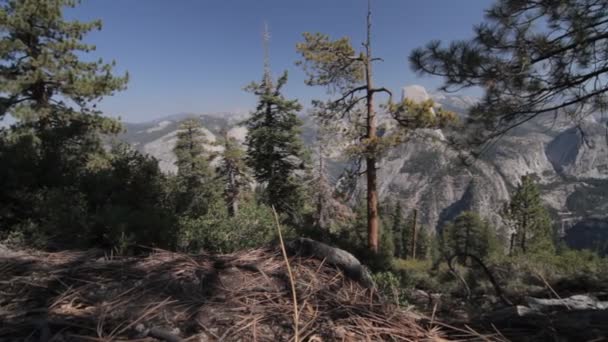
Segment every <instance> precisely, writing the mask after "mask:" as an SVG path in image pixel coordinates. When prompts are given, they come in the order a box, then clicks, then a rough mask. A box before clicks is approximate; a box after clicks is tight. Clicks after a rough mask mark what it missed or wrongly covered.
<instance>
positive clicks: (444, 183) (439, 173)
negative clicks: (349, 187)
mask: <svg viewBox="0 0 608 342" xmlns="http://www.w3.org/2000/svg"><path fill="white" fill-rule="evenodd" d="M402 97H407V98H410V99H412V100H415V101H420V100H425V99H428V98H431V99H433V100H434V101H435V102H436V103H438V104H439V105H441V106H442V107H443V108H445V109H447V110H450V111H453V112H456V113H457V114H459V116H466V112H467V108H468V107H470V106H471V105H473V104H475V103H476V102H477V99H475V98H474V97H469V96H460V95H453V94H442V93H435V94H429V93H428V92H427V91H426V89H424V88H423V87H421V86H416V85H414V86H408V87H404V88H403V89H402ZM190 117H197V118H199V119H200V120H201V123H202V124H203V126H204V127H205V129H204V132H205V134H206V135H207V138H208V140H209V141H211V142H213V141H214V140H215V139H216V137H217V136H218V134H220V133H221V132H223V131H227V132H228V134H229V135H230V136H233V137H235V138H237V139H238V140H240V141H243V140H244V138H245V136H246V134H247V130H246V128H245V127H243V126H242V120H243V119H244V117H243V116H242V115H240V116H239V115H235V114H231V113H213V114H191V113H182V114H177V115H171V116H167V117H164V118H161V119H157V120H154V121H150V122H145V123H127V124H125V126H126V131H125V132H124V133H123V134H121V135H120V136H119V139H120V140H122V141H124V142H127V143H129V144H131V145H132V146H134V147H135V148H136V149H138V150H139V151H141V152H143V153H146V154H149V155H152V156H154V157H155V158H157V159H158V160H159V165H160V167H161V169H162V170H163V171H164V172H167V173H174V172H175V171H176V167H175V165H174V162H175V156H174V155H173V152H172V149H173V146H174V144H175V141H176V132H177V129H178V126H179V122H180V121H182V120H184V119H185V118H190ZM302 119H303V121H304V126H303V129H302V137H303V140H304V142H305V143H306V144H307V145H309V146H312V145H313V144H314V141H315V136H316V134H315V132H316V127H315V124H314V120H312V119H311V118H310V117H307V116H303V117H302ZM428 133H429V134H430V135H433V134H434V135H436V136H437V137H438V139H434V140H429V139H425V138H412V139H410V140H409V141H408V142H407V143H404V144H402V145H400V146H397V147H396V148H394V149H392V150H391V151H390V152H389V153H388V155H386V156H385V157H384V158H383V159H382V160H381V162H380V163H379V165H378V166H379V171H378V177H379V182H378V186H379V194H380V197H381V198H389V197H390V198H393V199H396V200H399V201H400V203H401V204H402V205H403V207H404V208H405V209H406V210H412V209H414V208H419V209H420V210H419V212H420V220H421V223H422V224H423V225H424V226H425V227H427V228H428V229H433V230H437V229H441V227H442V226H443V224H444V223H445V222H446V221H449V220H452V219H453V218H454V217H456V216H457V215H458V214H459V213H460V212H462V211H464V210H474V211H477V212H479V213H480V214H481V215H482V216H483V217H485V218H486V219H487V220H489V221H490V222H491V223H492V224H493V225H494V226H496V227H497V229H498V228H499V227H501V225H502V220H501V217H500V215H499V212H500V210H501V208H502V207H503V205H504V204H505V203H506V202H507V201H508V200H509V198H510V194H511V193H512V191H513V190H514V189H515V188H516V187H517V185H518V183H519V181H520V178H521V176H523V175H526V174H532V175H533V176H534V177H535V178H536V180H537V182H538V184H539V186H540V188H541V193H542V198H543V200H544V203H545V205H546V207H547V208H548V209H549V211H550V213H551V215H552V216H553V218H554V222H556V227H557V229H558V230H560V232H561V235H562V236H563V237H564V239H565V241H566V242H567V243H568V244H569V245H571V246H574V247H578V248H595V249H598V248H599V249H604V251H608V249H607V248H606V247H607V246H608V214H607V212H608V126H607V121H606V120H605V119H602V118H600V117H597V116H596V117H590V118H589V119H587V120H585V121H583V122H579V123H578V124H577V125H574V124H573V123H572V122H571V121H570V120H567V119H564V118H557V119H556V118H554V117H539V118H537V119H535V120H531V121H529V122H527V123H525V124H524V125H522V126H520V127H518V128H516V129H514V130H512V131H510V132H509V133H508V134H507V135H506V136H504V137H503V138H501V139H500V140H499V141H498V142H497V143H496V144H494V145H493V146H492V147H491V148H490V149H488V150H487V151H486V152H485V153H484V154H483V155H482V156H481V157H480V158H478V159H477V160H475V162H474V163H472V164H470V165H465V164H463V163H462V160H461V159H460V157H459V154H458V153H457V152H456V151H454V150H452V149H450V148H449V147H447V146H446V145H445V144H442V143H441V142H438V141H439V140H441V137H442V132H441V131H434V132H428ZM208 148H210V149H217V148H218V147H216V146H212V145H210V146H208ZM344 165H345V163H344V162H342V161H340V160H339V159H336V160H334V163H333V164H332V171H331V172H332V173H333V174H334V175H333V176H334V178H336V177H338V176H339V174H340V172H341V168H342V167H343V166H344ZM359 189H360V191H363V190H364V189H362V187H359Z"/></svg>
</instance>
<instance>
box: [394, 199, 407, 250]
mask: <svg viewBox="0 0 608 342" xmlns="http://www.w3.org/2000/svg"><path fill="white" fill-rule="evenodd" d="M392 221H393V222H392V223H393V227H392V229H393V237H394V239H395V257H396V258H405V257H406V254H405V250H404V245H403V242H404V241H403V230H404V227H403V226H404V222H403V209H402V208H401V202H399V201H397V203H395V206H394V209H393V217H392Z"/></svg>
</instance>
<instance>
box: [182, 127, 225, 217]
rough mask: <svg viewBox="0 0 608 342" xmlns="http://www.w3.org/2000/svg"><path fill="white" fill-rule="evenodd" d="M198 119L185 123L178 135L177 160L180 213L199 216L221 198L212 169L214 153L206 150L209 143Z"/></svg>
mask: <svg viewBox="0 0 608 342" xmlns="http://www.w3.org/2000/svg"><path fill="white" fill-rule="evenodd" d="M202 129H203V126H202V124H201V122H200V121H199V120H197V119H187V120H184V121H183V122H182V123H181V124H180V126H179V131H178V132H177V143H176V144H175V147H174V148H173V152H174V153H175V156H176V157H177V161H176V162H175V164H176V165H177V191H176V193H177V200H176V210H177V213H179V214H185V215H187V216H190V217H198V216H201V215H204V214H205V213H206V212H207V209H208V207H209V204H210V203H211V202H212V201H214V200H215V199H216V197H217V193H218V189H217V183H216V182H214V179H213V178H214V173H213V170H212V169H211V166H210V154H209V153H208V151H206V150H205V144H208V143H209V142H208V141H207V139H206V136H205V133H204V132H203V131H202Z"/></svg>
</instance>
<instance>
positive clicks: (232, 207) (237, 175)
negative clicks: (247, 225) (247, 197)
mask: <svg viewBox="0 0 608 342" xmlns="http://www.w3.org/2000/svg"><path fill="white" fill-rule="evenodd" d="M222 143H223V145H224V150H223V151H222V153H221V155H220V157H221V160H220V163H219V166H218V168H217V174H218V175H219V177H221V178H222V179H223V183H224V199H225V201H226V206H227V208H228V215H230V216H236V215H237V214H238V211H239V203H240V201H241V199H242V196H243V193H244V191H246V189H247V188H248V187H249V186H250V184H251V182H252V179H251V177H250V174H249V172H250V170H249V168H248V167H247V165H246V164H245V152H244V151H243V150H242V149H241V147H240V146H239V143H238V141H236V139H235V138H233V137H230V136H228V133H227V132H224V137H223V141H222Z"/></svg>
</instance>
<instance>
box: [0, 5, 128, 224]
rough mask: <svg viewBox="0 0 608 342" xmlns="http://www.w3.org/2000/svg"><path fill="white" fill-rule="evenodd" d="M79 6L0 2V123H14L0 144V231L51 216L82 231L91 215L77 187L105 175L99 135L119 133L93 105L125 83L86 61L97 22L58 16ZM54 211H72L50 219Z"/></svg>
mask: <svg viewBox="0 0 608 342" xmlns="http://www.w3.org/2000/svg"><path fill="white" fill-rule="evenodd" d="M77 3H78V2H77V1H72V0H5V1H2V2H0V120H1V119H2V118H3V117H5V116H6V115H7V114H10V115H11V116H12V117H14V118H15V119H16V123H15V124H14V125H13V126H12V127H11V128H10V129H5V130H2V131H3V132H2V136H1V137H0V139H1V140H2V141H1V142H0V148H1V149H2V151H0V165H2V169H3V170H2V172H1V173H0V188H1V189H2V191H1V192H0V206H1V207H3V208H10V209H8V212H7V214H6V215H4V214H3V215H2V216H3V217H0V222H2V223H1V225H3V226H4V225H5V223H6V224H18V223H19V222H18V221H19V220H26V221H30V222H37V223H41V224H42V223H44V224H46V222H56V219H57V217H50V216H52V215H56V214H57V215H62V217H67V216H70V217H69V219H67V220H65V221H62V222H61V223H62V224H61V225H57V226H62V229H68V227H69V228H70V229H74V230H78V231H81V232H83V231H85V230H84V228H85V226H86V225H87V224H88V223H89V222H84V221H85V220H84V215H83V213H86V212H87V210H90V211H92V212H94V211H95V210H96V209H97V208H96V207H94V206H93V204H92V203H86V200H87V199H88V198H89V195H91V194H85V193H82V191H81V190H82V187H83V184H82V182H84V179H85V178H87V176H88V175H89V174H90V173H92V172H95V171H99V170H100V169H103V168H108V167H111V162H110V161H109V159H110V158H109V156H108V153H107V152H106V151H105V150H104V148H103V144H102V140H101V134H113V133H117V132H118V131H119V130H120V124H119V123H118V122H117V121H116V120H113V119H110V118H106V117H103V116H101V112H100V111H99V110H98V109H96V103H97V102H98V101H99V100H101V99H102V98H103V97H104V96H108V95H112V94H113V93H114V92H116V91H120V90H122V89H124V88H125V86H126V83H127V80H128V77H127V75H125V76H123V77H117V76H115V75H114V74H113V67H114V63H113V62H112V63H105V62H104V61H102V60H97V61H87V58H84V56H88V54H89V53H90V52H92V51H93V50H94V49H95V47H94V46H93V45H89V44H86V43H84V42H83V39H84V37H85V36H86V34H87V33H89V32H90V31H92V30H99V29H100V28H101V22H100V21H93V22H89V23H83V22H79V21H69V20H66V19H65V18H64V16H63V10H64V8H65V7H74V6H76V5H77ZM59 205H63V206H65V207H66V208H70V209H69V210H66V209H64V208H60V209H57V211H56V212H54V211H53V210H52V208H53V207H58V206H59ZM68 211H71V212H73V213H74V214H73V215H72V214H69V213H68ZM5 218H7V221H10V223H9V222H7V221H5V220H4V219H5ZM53 229H57V227H53Z"/></svg>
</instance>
